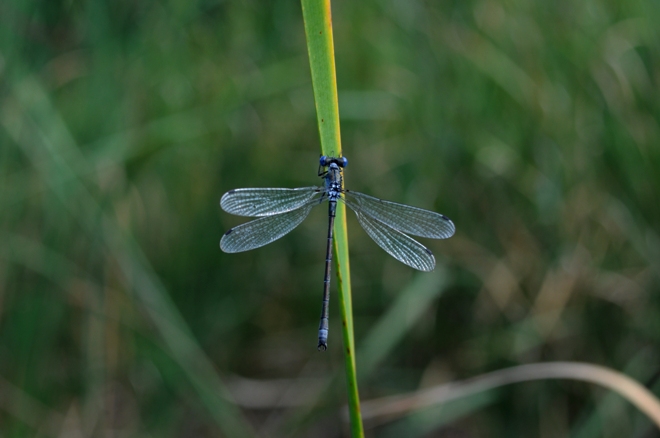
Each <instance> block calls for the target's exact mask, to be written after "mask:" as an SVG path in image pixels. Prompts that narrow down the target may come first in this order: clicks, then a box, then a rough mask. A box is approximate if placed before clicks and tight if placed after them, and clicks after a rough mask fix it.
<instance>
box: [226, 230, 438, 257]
mask: <svg viewBox="0 0 660 438" xmlns="http://www.w3.org/2000/svg"><path fill="white" fill-rule="evenodd" d="M230 231H231V230H230ZM424 251H426V253H427V254H428V255H433V253H432V252H431V250H430V249H428V248H424Z"/></svg>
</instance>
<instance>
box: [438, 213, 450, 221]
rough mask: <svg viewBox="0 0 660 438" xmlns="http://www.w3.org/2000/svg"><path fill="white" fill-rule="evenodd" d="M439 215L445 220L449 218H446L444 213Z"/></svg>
mask: <svg viewBox="0 0 660 438" xmlns="http://www.w3.org/2000/svg"><path fill="white" fill-rule="evenodd" d="M440 216H442V218H443V219H444V220H446V221H448V220H449V218H448V217H447V216H445V215H444V214H441V215H440Z"/></svg>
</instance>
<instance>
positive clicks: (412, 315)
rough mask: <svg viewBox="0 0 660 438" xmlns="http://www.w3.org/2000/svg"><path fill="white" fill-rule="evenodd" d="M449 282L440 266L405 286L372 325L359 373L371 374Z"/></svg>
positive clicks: (361, 353) (362, 347)
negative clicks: (385, 311)
mask: <svg viewBox="0 0 660 438" xmlns="http://www.w3.org/2000/svg"><path fill="white" fill-rule="evenodd" d="M447 284H449V281H448V279H447V272H446V270H445V269H443V268H441V267H436V269H435V271H433V272H431V273H428V274H418V275H417V276H416V277H415V279H414V280H413V281H412V282H411V283H410V285H408V287H407V288H405V289H404V290H403V291H402V292H401V293H400V294H399V295H398V296H397V299H396V301H395V302H394V303H392V305H391V306H390V308H389V309H388V311H387V313H385V314H384V315H383V316H382V317H381V318H380V319H379V320H378V322H377V323H376V324H375V325H374V326H373V327H372V328H371V330H370V331H369V333H368V334H367V336H366V337H365V339H364V342H363V343H362V345H361V347H360V350H359V353H360V354H359V355H360V362H361V364H362V366H361V367H360V376H368V375H369V374H370V373H371V372H372V371H373V369H374V368H375V367H376V365H378V363H379V362H380V361H381V360H383V358H385V357H386V356H387V355H388V354H389V353H390V352H391V351H392V350H393V349H394V347H395V346H396V345H397V343H398V342H399V341H400V340H401V339H402V338H403V337H404V336H405V334H406V333H407V332H408V330H410V328H411V327H412V326H413V324H415V322H417V321H418V320H419V318H420V316H421V315H422V314H423V313H424V312H426V311H427V309H428V308H429V306H430V305H431V303H432V302H433V300H435V299H436V298H437V297H438V296H439V295H441V294H442V292H443V291H444V290H445V287H446V285H447Z"/></svg>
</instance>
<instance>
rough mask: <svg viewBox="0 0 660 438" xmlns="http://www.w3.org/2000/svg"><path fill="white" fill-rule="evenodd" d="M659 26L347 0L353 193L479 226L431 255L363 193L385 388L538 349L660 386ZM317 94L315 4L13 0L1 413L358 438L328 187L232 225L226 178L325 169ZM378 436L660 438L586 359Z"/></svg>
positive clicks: (369, 388)
mask: <svg viewBox="0 0 660 438" xmlns="http://www.w3.org/2000/svg"><path fill="white" fill-rule="evenodd" d="M658 23H660V4H659V3H657V2H652V1H643V0H630V1H614V0H585V1H580V2H573V1H566V0H559V1H555V2H535V1H530V0H501V1H496V0H475V1H465V2H458V1H448V2H431V1H419V0H365V1H359V2H351V1H335V2H334V3H333V26H334V38H335V50H336V53H335V55H336V65H337V81H338V88H339V104H340V115H341V122H342V125H341V128H342V143H343V153H344V155H345V156H346V157H348V159H349V162H350V165H349V167H348V168H347V169H346V171H345V183H346V186H347V187H348V188H349V189H353V190H357V191H360V192H364V193H367V194H370V195H373V196H377V197H380V198H383V199H388V200H392V201H396V202H402V203H406V204H410V205H414V206H419V207H422V208H426V209H431V210H434V211H438V212H441V213H443V214H445V215H447V216H448V217H450V218H451V219H452V220H453V221H454V223H455V224H456V227H457V233H456V235H455V236H454V237H452V238H451V239H449V240H447V241H428V240H426V241H424V242H423V243H424V244H425V245H427V246H428V247H429V248H430V249H431V250H432V251H433V252H434V253H435V255H436V259H437V263H438V267H437V268H436V270H435V271H434V272H433V273H430V274H424V273H419V272H416V271H413V270H412V269H410V268H408V267H406V266H404V265H403V264H400V263H399V262H397V261H396V260H394V259H393V258H391V257H390V256H389V255H387V254H386V253H385V252H384V251H382V250H381V249H380V248H379V247H378V246H377V245H376V244H375V243H373V242H372V241H371V240H370V239H369V237H368V236H367V235H366V233H365V232H364V231H363V230H361V229H360V227H359V225H358V223H357V221H356V220H355V217H354V216H352V213H349V223H348V225H349V236H350V254H351V273H352V280H353V281H352V285H353V300H354V302H353V306H354V307H353V310H354V318H355V328H356V333H355V337H356V343H357V349H358V351H357V366H358V369H359V371H360V380H359V383H360V395H361V397H362V398H363V399H365V400H368V399H374V398H378V397H383V396H390V395H396V394H404V393H409V392H413V391H416V390H418V389H421V388H428V387H432V386H433V385H437V384H442V383H447V382H451V381H457V380H460V379H464V378H469V377H473V376H476V375H479V374H481V373H485V372H488V371H492V370H497V369H501V368H505V367H508V366H513V365H518V364H525V363H535V362H541V361H581V362H589V363H594V364H599V365H603V366H606V367H609V368H612V369H615V370H619V371H621V372H623V373H625V374H627V375H629V376H631V377H632V378H634V379H636V380H637V381H639V382H640V383H642V384H648V386H649V389H650V390H651V391H653V392H654V393H655V394H656V395H659V394H660V382H659V381H658V379H657V377H656V378H654V376H657V375H658V374H657V373H658V372H659V371H660V288H659V284H660V283H659V280H660V147H659V145H660V124H659V119H660V117H659V116H660V94H659V91H658V85H659V84H660V32H659V31H658V29H659V28H658ZM314 111H315V109H314V100H313V94H312V85H311V80H310V72H309V63H308V55H307V48H306V44H305V36H304V30H303V22H302V14H301V7H300V4H299V3H298V2H295V1H293V2H290V1H271V2H256V1H240V2H230V1H222V0H196V1H195V0H193V1H183V0H163V1H155V0H144V1H139V2H134V1H127V0H117V1H99V0H91V1H78V0H4V1H3V2H1V3H0V241H1V244H0V436H2V437H7V438H9V437H25V436H35V437H37V436H38V437H42V436H48V437H51V436H53V437H88V436H90V437H97V436H99V437H100V436H103V437H134V436H153V437H192V436H195V437H197V436H199V437H216V436H228V437H233V436H241V431H242V430H248V431H251V432H250V433H253V434H254V435H255V436H263V437H281V436H290V437H294V436H295V437H338V436H347V435H348V430H349V429H348V425H347V423H346V420H345V417H344V414H343V411H342V409H343V407H344V405H345V403H346V390H345V380H344V377H343V373H344V359H343V356H342V355H343V350H342V338H341V330H340V315H339V308H338V306H337V302H336V298H337V294H336V289H335V286H333V290H332V293H333V296H332V298H331V310H330V311H331V313H330V319H331V325H330V330H331V331H330V344H329V347H330V348H329V350H328V351H327V352H326V353H319V352H318V351H316V336H317V325H318V316H319V312H320V306H321V293H322V278H323V264H324V251H325V239H326V237H325V230H326V227H327V225H326V224H327V211H326V210H325V208H317V209H315V211H313V213H312V214H311V215H310V217H309V218H308V219H307V220H306V221H305V222H304V223H303V224H302V225H301V226H300V227H299V228H297V229H296V230H294V231H293V232H292V233H291V234H289V235H287V236H286V237H284V238H282V239H281V240H278V241H277V242H274V243H272V244H270V245H268V246H265V247H263V248H260V249H258V250H254V251H250V252H246V253H241V254H224V253H222V252H221V251H220V249H219V247H218V241H219V239H220V237H221V236H222V234H223V233H224V231H225V230H227V229H228V228H229V227H232V226H235V225H237V224H239V223H242V222H244V221H245V219H244V218H238V217H234V216H231V215H228V214H226V213H224V212H222V211H221V209H220V207H219V205H218V201H219V199H220V196H221V195H222V194H223V193H224V192H226V191H227V190H230V189H233V188H237V187H300V186H309V185H317V184H321V180H320V179H318V177H317V175H316V171H317V163H318V156H319V151H320V148H319V136H318V129H317V126H316V118H315V112H314ZM333 282H334V280H333ZM335 284H336V282H335ZM366 430H367V435H368V436H379V437H415V436H420V437H423V436H424V437H445V438H447V437H452V438H454V437H461V438H463V437H466V438H468V437H516V436H520V437H523V436H524V437H541V438H549V437H563V436H571V437H577V438H590V437H613V438H614V437H617V438H618V437H639V438H650V437H653V436H655V437H657V436H659V435H658V434H657V433H655V434H654V432H653V428H652V423H651V422H650V421H649V420H648V419H647V418H646V417H645V416H644V415H643V414H642V413H640V412H639V411H637V410H636V409H635V408H633V407H632V406H631V405H630V404H629V403H628V402H626V401H624V399H622V398H620V397H619V396H617V395H615V394H613V393H610V392H608V391H606V390H604V389H601V388H597V387H594V386H592V385H590V384H587V383H580V382H575V381H540V382H530V383H521V384H516V385H512V386H508V387H505V388H501V389H498V390H496V391H490V392H488V393H484V394H479V395H476V396H471V397H468V398H465V399H464V400H460V401H457V402H452V403H449V404H447V405H442V406H438V407H435V408H433V409H427V410H423V411H419V412H413V413H411V414H410V415H408V416H405V417H403V418H391V419H387V421H378V422H369V421H367V422H366Z"/></svg>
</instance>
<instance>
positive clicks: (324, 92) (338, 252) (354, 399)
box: [302, 0, 364, 437]
mask: <svg viewBox="0 0 660 438" xmlns="http://www.w3.org/2000/svg"><path fill="white" fill-rule="evenodd" d="M302 10H303V19H304V21H305V34H306V36H307V48H308V51H309V64H310V67H311V71H312V85H313V88H314V102H315V103H316V116H317V121H318V125H319V134H320V137H321V152H322V153H323V154H324V155H331V156H340V155H341V137H340V133H339V104H338V101H337V79H336V75H335V60H334V46H333V41H332V14H331V10H330V0H302ZM334 234H335V239H334V257H335V272H337V280H338V284H339V303H340V307H341V313H342V332H343V338H344V357H345V364H346V380H347V383H348V406H349V413H350V417H351V431H352V435H353V436H354V437H362V436H364V431H363V428H362V418H361V415H360V397H359V395H358V387H357V371H356V366H355V340H354V338H353V317H352V315H353V310H352V306H351V274H350V269H349V260H348V232H347V229H346V209H345V207H344V205H343V204H341V203H340V204H338V205H337V216H336V219H335V229H334Z"/></svg>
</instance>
